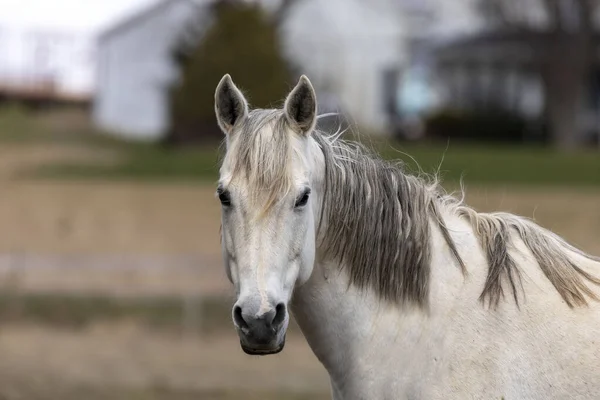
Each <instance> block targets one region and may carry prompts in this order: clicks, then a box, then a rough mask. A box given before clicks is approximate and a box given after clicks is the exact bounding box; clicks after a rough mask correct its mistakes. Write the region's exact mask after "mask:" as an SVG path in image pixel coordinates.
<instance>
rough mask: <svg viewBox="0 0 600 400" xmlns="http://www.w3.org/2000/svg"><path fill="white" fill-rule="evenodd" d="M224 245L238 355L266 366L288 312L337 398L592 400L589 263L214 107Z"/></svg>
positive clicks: (300, 91)
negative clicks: (263, 358)
mask: <svg viewBox="0 0 600 400" xmlns="http://www.w3.org/2000/svg"><path fill="white" fill-rule="evenodd" d="M215 102H216V103H215V109H216V114H217V120H218V122H219V125H220V127H221V129H222V130H223V132H224V133H225V134H226V152H225V155H224V158H223V161H222V165H221V169H220V180H219V185H218V189H217V193H218V197H219V199H220V201H221V203H222V227H221V236H222V237H221V241H222V249H223V257H224V261H225V266H226V271H227V275H228V277H229V279H230V280H231V282H232V283H233V285H234V286H235V290H236V294H237V301H236V303H235V305H234V307H233V321H234V324H235V327H236V330H237V331H238V334H239V337H240V342H241V346H242V349H243V350H244V351H245V352H246V353H249V354H259V355H266V354H274V353H277V352H279V351H281V350H282V349H283V347H284V343H285V334H286V329H287V326H288V320H289V315H288V307H289V308H290V309H291V310H292V311H293V312H294V316H295V318H296V319H297V321H298V323H299V325H300V327H301V329H302V332H303V334H304V336H305V337H306V339H307V341H308V343H309V344H310V346H311V348H312V350H313V351H314V353H315V354H316V356H317V357H318V359H319V360H320V361H321V362H322V363H323V365H324V366H325V368H326V369H327V371H328V372H329V375H330V379H331V387H332V395H333V398H334V399H352V400H353V399H428V400H430V399H460V400H464V399H502V398H504V399H506V400H513V399H515V400H517V399H518V400H523V399H600V307H599V303H598V302H597V300H598V297H599V296H598V295H599V292H598V290H597V285H599V284H600V278H599V277H600V260H599V259H598V258H593V257H591V256H588V255H586V254H584V253H583V252H582V251H580V250H578V249H576V248H574V247H573V246H571V245H569V244H567V243H566V242H565V241H564V240H563V239H561V238H560V237H558V236H557V235H555V234H553V233H552V232H550V231H548V230H545V229H543V228H542V227H540V226H538V225H536V224H535V223H534V222H531V221H530V220H527V219H524V218H521V217H518V216H514V215H511V214H504V213H493V214H483V213H478V212H476V211H474V210H473V209H472V208H469V207H467V206H466V205H464V204H463V203H462V201H461V200H459V199H456V198H454V197H452V196H451V195H448V194H446V193H444V192H443V190H442V189H441V187H440V185H438V184H437V182H435V181H430V180H426V179H425V178H422V177H416V176H411V175H409V174H406V173H405V172H404V171H403V168H402V166H401V165H397V164H391V163H388V162H385V161H383V160H381V159H379V158H378V157H376V156H375V155H372V154H369V153H368V152H367V151H366V150H364V149H363V148H362V147H361V146H359V145H355V144H350V143H347V142H344V141H342V140H340V139H339V138H338V137H337V136H338V135H335V134H334V135H325V134H324V133H322V132H319V131H317V130H316V129H315V121H316V119H317V118H318V117H317V116H316V109H317V101H316V96H315V92H314V90H313V87H312V85H311V83H310V81H309V80H308V79H307V78H306V77H304V76H303V77H302V78H301V79H300V81H299V82H298V84H297V85H296V87H295V88H294V89H293V90H292V91H291V92H290V94H289V95H288V97H287V99H286V101H285V105H284V107H283V109H275V110H266V109H255V110H252V111H250V110H249V108H248V103H247V102H246V100H245V98H244V96H243V94H242V93H241V91H240V90H239V89H238V88H237V87H236V86H235V85H234V83H233V82H232V80H231V78H230V76H229V75H225V76H224V77H223V79H222V80H221V82H220V83H219V85H218V87H217V90H216V95H215Z"/></svg>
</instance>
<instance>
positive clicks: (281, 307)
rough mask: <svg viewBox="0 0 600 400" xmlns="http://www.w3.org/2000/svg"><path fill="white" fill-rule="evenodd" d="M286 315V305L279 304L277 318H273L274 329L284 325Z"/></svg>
mask: <svg viewBox="0 0 600 400" xmlns="http://www.w3.org/2000/svg"><path fill="white" fill-rule="evenodd" d="M285 314H286V310H285V304H283V303H279V304H277V307H275V318H273V322H272V324H273V328H275V329H278V328H279V327H280V326H281V324H283V321H285Z"/></svg>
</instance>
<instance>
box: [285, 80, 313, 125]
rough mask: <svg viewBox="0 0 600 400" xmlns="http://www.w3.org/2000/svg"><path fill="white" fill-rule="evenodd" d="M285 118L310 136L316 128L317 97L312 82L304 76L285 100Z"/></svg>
mask: <svg viewBox="0 0 600 400" xmlns="http://www.w3.org/2000/svg"><path fill="white" fill-rule="evenodd" d="M284 110H285V116H286V118H287V120H288V121H289V122H290V123H291V124H292V126H294V127H297V128H299V129H300V131H301V132H302V133H303V134H305V135H308V134H309V133H310V132H311V131H312V130H313V128H314V127H315V122H316V117H317V95H316V93H315V89H314V88H313V86H312V84H311V83H310V80H309V79H308V78H307V77H306V76H305V75H302V76H301V77H300V80H299V81H298V84H297V85H296V87H294V89H292V91H291V92H290V94H289V95H288V97H287V99H286V100H285V106H284Z"/></svg>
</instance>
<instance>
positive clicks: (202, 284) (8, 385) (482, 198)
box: [0, 144, 600, 400]
mask: <svg viewBox="0 0 600 400" xmlns="http://www.w3.org/2000/svg"><path fill="white" fill-rule="evenodd" d="M119 157H120V155H119V153H118V152H113V151H109V150H101V151H100V150H98V149H90V148H89V146H72V145H71V146H62V145H47V144H43V145H41V144H28V145H23V144H1V145H0V227H2V229H0V289H2V292H3V293H17V294H19V295H36V294H37V295H42V296H45V295H57V294H58V295H68V296H74V297H75V298H76V297H77V296H81V297H84V296H91V295H94V296H106V297H116V298H121V297H132V298H138V297H152V296H171V297H185V296H197V297H221V298H223V299H225V300H224V302H225V304H227V301H228V300H227V299H228V296H229V293H230V288H229V283H228V282H227V280H226V279H225V275H224V273H223V270H222V266H221V262H220V245H219V238H218V232H219V212H220V211H219V206H218V202H217V201H216V200H215V198H214V194H213V193H214V187H213V186H211V185H210V184H194V185H190V184H185V183H158V182H154V183H140V182H135V183H132V182H128V181H102V180H94V181H89V180H83V179H82V180H79V181H77V180H69V181H64V180H51V179H45V180H41V181H40V180H35V179H25V178H19V177H18V176H19V175H18V172H19V171H21V170H23V169H30V168H32V167H40V166H44V165H47V164H48V163H52V162H55V161H56V162H64V161H65V160H72V161H73V162H81V163H85V162H94V163H113V162H115V160H117V159H118V158H119ZM467 184H468V181H467ZM467 202H468V203H469V204H471V205H472V206H474V207H476V208H477V209H479V210H481V211H492V210H504V211H510V212H515V213H518V214H521V215H525V216H529V217H535V219H536V220H537V221H538V222H539V223H541V224H542V225H544V226H546V227H548V228H550V229H552V230H554V231H555V232H557V233H559V234H561V235H564V236H565V237H566V238H567V239H568V240H569V241H571V242H572V243H573V244H576V245H578V246H580V247H581V248H583V249H585V250H587V251H589V252H592V253H595V254H599V255H600V189H594V188H593V187H590V188H587V189H583V188H579V189H577V188H572V187H569V188H567V187H557V186H554V187H545V188H541V187H535V188H534V187H527V186H523V185H520V186H498V185H496V186H482V185H477V186H474V185H467ZM41 299H42V301H43V299H44V297H41ZM48 299H50V298H48ZM48 301H50V300H48ZM38 306H39V304H38ZM13 311H14V310H13ZM84 311H85V310H84ZM37 312H39V310H38V311H37ZM17 314H18V313H17ZM18 315H20V314H18ZM199 318H202V317H201V316H200V317H199ZM222 318H223V319H224V320H226V321H227V320H228V318H229V317H228V315H226V312H225V311H224V312H223V316H222ZM223 328H225V329H220V330H219V331H217V332H214V331H212V332H209V333H206V332H186V331H183V332H179V331H177V330H166V331H165V330H158V329H153V328H152V327H149V326H146V325H144V324H140V323H139V321H137V320H135V319H133V318H132V319H131V320H128V319H127V317H124V318H120V319H119V320H118V321H117V320H115V321H112V320H111V321H108V320H99V321H95V322H92V323H88V324H86V325H85V326H80V327H76V328H66V327H64V326H55V325H53V324H48V325H45V324H43V323H39V321H37V320H36V321H34V322H32V321H24V320H14V321H12V320H10V321H9V322H5V323H4V325H3V326H2V327H1V328H0V399H11V400H12V399H15V400H17V399H39V400H50V399H65V400H71V399H72V400H75V399H92V400H95V399H117V400H120V399H139V400H150V399H152V400H162V399H175V400H178V399H181V400H184V399H186V400H187V399H222V400H230V399H239V398H244V399H250V400H252V399H266V400H270V399H298V400H300V399H309V398H310V399H321V398H323V399H325V398H327V393H328V386H327V379H326V375H325V372H324V371H323V369H322V367H321V366H320V364H319V363H318V362H317V361H316V359H315V357H314V356H313V355H312V353H311V351H310V349H309V348H308V347H307V345H306V343H305V342H304V340H303V339H302V337H301V336H300V335H299V334H298V332H297V331H294V332H292V333H291V334H290V338H289V340H288V345H287V347H286V349H285V351H284V352H283V353H281V354H280V355H278V356H274V357H268V358H256V357H250V356H246V355H244V354H243V353H242V352H241V350H240V349H239V345H238V343H237V340H236V338H235V335H234V332H233V329H231V327H230V326H226V327H223Z"/></svg>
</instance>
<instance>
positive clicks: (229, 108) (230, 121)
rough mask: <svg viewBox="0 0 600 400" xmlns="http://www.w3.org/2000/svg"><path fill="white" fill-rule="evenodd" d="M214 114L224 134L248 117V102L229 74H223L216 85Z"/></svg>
mask: <svg viewBox="0 0 600 400" xmlns="http://www.w3.org/2000/svg"><path fill="white" fill-rule="evenodd" d="M215 113H216V114H217V122H218V123H219V126H220V127H221V130H222V131H223V133H225V134H229V133H231V131H232V129H233V127H234V126H235V124H236V123H237V122H238V121H240V120H242V119H243V118H246V117H247V116H248V102H247V101H246V99H245V98H244V95H243V94H242V92H241V91H240V90H239V89H238V88H237V86H235V84H234V83H233V80H231V76H230V75H229V74H225V75H224V76H223V78H221V81H220V82H219V84H218V85H217V90H216V91H215Z"/></svg>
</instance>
